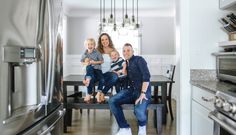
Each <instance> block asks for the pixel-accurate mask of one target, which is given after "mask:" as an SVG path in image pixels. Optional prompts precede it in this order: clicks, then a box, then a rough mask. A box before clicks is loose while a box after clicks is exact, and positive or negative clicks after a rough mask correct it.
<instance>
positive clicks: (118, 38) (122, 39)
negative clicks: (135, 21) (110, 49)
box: [106, 28, 141, 56]
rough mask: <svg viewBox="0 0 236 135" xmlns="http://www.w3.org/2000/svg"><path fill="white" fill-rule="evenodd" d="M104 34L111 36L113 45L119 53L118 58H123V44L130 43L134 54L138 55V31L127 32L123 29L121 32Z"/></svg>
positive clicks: (139, 37) (127, 30)
mask: <svg viewBox="0 0 236 135" xmlns="http://www.w3.org/2000/svg"><path fill="white" fill-rule="evenodd" d="M111 29H112V28H111ZM106 33H108V34H109V35H110V36H111V38H112V41H113V44H114V46H115V48H116V49H117V51H118V52H119V53H120V56H123V55H122V49H123V45H124V44H125V43H130V44H131V45H132V46H133V48H134V54H135V55H140V50H141V48H140V44H141V35H140V34H139V30H129V29H127V28H124V29H123V30H122V29H119V30H117V31H113V30H110V31H109V30H107V31H106Z"/></svg>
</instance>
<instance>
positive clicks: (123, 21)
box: [118, 0, 128, 36]
mask: <svg viewBox="0 0 236 135" xmlns="http://www.w3.org/2000/svg"><path fill="white" fill-rule="evenodd" d="M124 5H125V4H124V0H122V23H121V27H120V28H119V29H118V33H119V35H122V36H126V35H127V34H128V31H127V29H126V28H125V15H124V14H125V13H124V10H125V8H124V7H125V6H124Z"/></svg>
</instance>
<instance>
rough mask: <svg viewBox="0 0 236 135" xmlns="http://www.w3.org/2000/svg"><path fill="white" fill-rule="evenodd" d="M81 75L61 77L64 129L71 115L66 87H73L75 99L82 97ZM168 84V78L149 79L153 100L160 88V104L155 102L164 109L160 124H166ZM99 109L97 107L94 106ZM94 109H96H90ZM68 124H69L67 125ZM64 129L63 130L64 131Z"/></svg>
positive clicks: (156, 76)
mask: <svg viewBox="0 0 236 135" xmlns="http://www.w3.org/2000/svg"><path fill="white" fill-rule="evenodd" d="M83 79H84V76H83V75H68V76H65V77H63V98H64V108H65V109H66V115H65V117H64V118H65V119H64V124H65V128H66V126H67V125H69V126H70V125H71V116H68V115H69V114H71V111H72V109H68V101H67V99H68V96H71V95H69V94H68V89H67V88H68V86H74V92H73V96H74V97H75V98H77V96H82V95H81V92H80V91H79V86H84V84H83ZM168 83H173V80H170V79H169V78H167V77H165V76H163V75H152V76H151V79H150V84H151V86H152V87H154V92H153V93H154V95H153V97H154V100H157V98H156V97H158V95H157V93H158V87H161V102H156V103H157V104H163V105H164V107H163V109H162V123H163V124H166V119H167V117H166V116H167V107H166V106H167V85H168ZM100 105H101V106H104V104H100ZM96 107H98V109H99V105H96ZM91 109H96V108H91ZM68 123H69V124H68ZM65 130H66V129H64V131H65Z"/></svg>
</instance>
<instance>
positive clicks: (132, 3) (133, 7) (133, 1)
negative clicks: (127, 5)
mask: <svg viewBox="0 0 236 135" xmlns="http://www.w3.org/2000/svg"><path fill="white" fill-rule="evenodd" d="M132 14H133V16H134V0H133V3H132Z"/></svg>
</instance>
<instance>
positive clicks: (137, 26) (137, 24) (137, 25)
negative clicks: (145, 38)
mask: <svg viewBox="0 0 236 135" xmlns="http://www.w3.org/2000/svg"><path fill="white" fill-rule="evenodd" d="M136 10H137V16H136V17H137V19H136V29H138V28H139V27H140V25H139V23H138V21H139V20H138V0H137V9H136Z"/></svg>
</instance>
